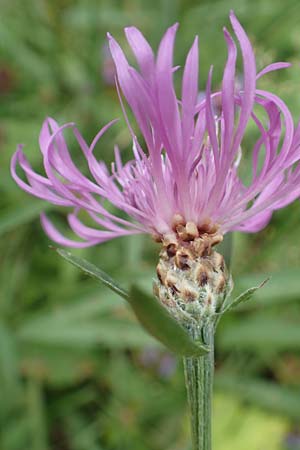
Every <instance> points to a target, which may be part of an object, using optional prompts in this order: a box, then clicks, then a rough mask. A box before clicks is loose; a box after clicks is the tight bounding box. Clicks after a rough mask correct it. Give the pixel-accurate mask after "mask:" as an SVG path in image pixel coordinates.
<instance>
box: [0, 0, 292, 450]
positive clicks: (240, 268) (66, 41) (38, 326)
mask: <svg viewBox="0 0 300 450" xmlns="http://www.w3.org/2000/svg"><path fill="white" fill-rule="evenodd" d="M231 8H233V9H234V10H235V12H236V14H237V15H238V18H239V19H240V20H241V22H242V24H243V25H244V26H245V28H246V30H247V32H248V34H249V36H250V37H251V40H252V42H253V44H254V47H255V51H256V55H257V65H258V68H259V69H260V68H262V67H263V66H264V65H266V64H268V63H271V62H273V61H276V60H288V61H291V62H294V63H295V64H294V67H293V68H291V69H289V70H287V71H281V72H280V73H274V74H270V75H268V76H267V77H265V78H264V80H262V81H261V86H264V87H267V88H268V89H270V90H273V91H275V92H276V93H278V94H279V95H281V96H282V97H283V99H284V100H285V101H286V102H287V104H288V105H289V107H290V108H291V110H292V112H293V114H294V117H295V120H297V119H298V117H297V115H299V114H300V90H299V86H300V67H299V60H300V29H299V23H300V3H299V1H298V0H287V1H285V2H282V1H281V0H252V1H247V0H231V1H230V2H229V1H223V0H219V1H209V0H206V1H204V0H198V1H196V0H152V1H151V2H150V1H149V0H124V1H121V0H120V1H117V0H115V1H114V0H90V1H88V0H79V1H75V0H60V1H59V0H26V1H25V0H10V1H6V0H0V11H1V12H0V159H1V161H0V173H1V177H0V180H1V182H0V192H1V197H0V202H1V212H0V214H1V218H0V235H1V242H0V247H1V248H0V255H1V256H0V265H1V266H0V386H1V388H0V450H171V449H172V450H188V449H189V422H188V416H187V410H186V399H185V388H184V383H183V374H182V364H181V361H179V360H176V358H175V357H174V356H173V355H171V354H169V353H167V352H166V351H164V349H163V348H161V347H160V346H159V345H158V344H157V343H156V342H154V340H152V338H150V337H149V336H148V335H146V333H144V332H143V330H142V329H141V328H140V326H139V325H138V324H137V323H136V321H135V319H134V317H133V315H132V313H131V312H130V311H129V310H128V309H127V307H126V305H124V303H123V302H122V301H121V300H120V299H119V298H118V297H117V296H116V295H115V294H113V293H111V292H110V291H108V290H107V289H106V288H104V287H102V286H100V285H97V283H96V282H94V281H92V280H90V279H86V278H85V277H83V276H82V275H81V274H80V273H79V272H78V271H77V270H76V269H75V268H73V267H71V266H69V265H68V264H67V263H66V262H65V261H64V260H62V259H60V257H59V256H58V255H56V254H55V252H53V251H52V250H51V249H49V244H50V242H49V240H48V239H47V237H46V236H45V235H44V233H43V231H42V229H41V227H40V223H39V218H38V216H39V213H40V211H41V210H42V209H44V208H47V210H48V211H49V213H50V215H51V217H54V218H55V220H56V221H57V222H58V223H59V225H60V226H61V227H62V229H64V228H65V229H66V225H65V221H64V216H65V213H66V211H64V210H62V209H61V210H58V209H57V208H54V207H49V205H46V204H45V203H43V202H41V201H39V200H37V199H34V198H30V197H29V196H28V195H27V194H25V193H23V192H22V191H21V190H20V189H19V188H17V187H16V186H15V184H14V183H13V181H12V180H11V178H10V175H9V160H10V157H11V155H12V153H13V152H14V150H15V148H16V145H17V143H20V142H21V143H24V144H26V147H25V152H26V154H27V156H28V158H29V159H30V161H31V162H32V164H33V166H34V167H35V169H37V170H42V166H41V156H40V153H39V149H38V133H39V129H40V126H41V123H42V120H43V119H44V118H45V116H46V115H51V116H53V117H55V118H56V119H57V120H58V121H59V122H60V123H63V122H65V121H75V122H76V123H77V124H78V127H79V129H80V130H81V131H82V133H83V135H84V136H85V137H86V139H87V140H88V141H91V139H92V137H93V136H94V134H95V133H96V132H97V130H98V129H99V128H100V126H102V125H104V124H105V123H106V122H108V121H109V120H111V119H112V118H115V117H121V109H120V106H119V103H118V99H117V96H116V92H115V88H114V86H113V76H114V70H113V64H112V61H111V59H110V57H109V53H108V49H107V46H106V40H105V36H106V32H107V31H110V32H111V33H112V34H114V36H115V37H117V38H118V39H119V40H120V41H122V43H123V44H124V45H125V47H126V44H125V41H124V36H123V32H122V29H123V27H124V26H127V25H131V24H132V25H133V24H134V25H136V26H138V27H139V28H141V30H142V31H143V32H144V33H145V35H146V36H147V37H148V38H149V40H150V42H151V43H152V44H153V45H154V46H156V45H157V43H158V41H159V39H160V36H161V34H162V33H163V31H164V30H165V28H166V27H167V26H168V25H170V24H172V23H173V22H174V21H177V20H178V21H180V30H179V33H178V37H177V45H176V58H175V60H176V64H177V63H178V64H182V63H183V60H184V55H185V54H186V52H187V50H188V47H189V45H190V43H191V41H192V39H193V36H194V35H195V34H199V37H200V48H201V50H200V55H201V67H200V73H201V79H200V87H201V89H203V88H204V86H205V80H206V74H207V71H208V68H209V65H210V64H211V63H213V64H214V66H215V78H214V79H215V87H217V85H218V83H219V82H220V80H221V69H222V66H223V64H224V61H225V57H226V53H225V45H224V41H223V36H222V27H223V26H224V25H226V26H227V27H228V26H229V23H228V22H229V21H228V13H229V10H230V9H231ZM248 141H249V144H251V130H250V135H249V138H248ZM114 142H117V143H118V144H119V146H120V148H121V149H122V152H123V154H124V158H126V157H130V137H129V133H128V131H127V129H126V126H125V123H124V120H121V121H120V122H119V123H118V124H117V125H115V126H114V127H113V129H112V130H111V131H110V132H109V133H108V134H107V135H106V136H105V137H104V138H103V139H102V142H100V143H99V144H98V149H97V152H98V153H97V154H98V156H99V158H100V157H101V158H103V159H104V160H106V161H107V162H109V161H110V160H111V159H112V156H113V143H114ZM72 150H73V151H74V159H75V160H76V159H77V158H79V151H78V149H76V147H75V146H73V147H72ZM245 150H246V149H245ZM78 164H79V165H80V164H81V160H80V159H78ZM299 232H300V205H299V202H296V203H295V204H293V205H291V206H289V207H287V208H285V209H284V210H282V211H278V212H276V213H275V214H274V216H273V219H272V222H271V223H270V225H269V226H268V227H267V228H266V229H265V230H264V231H262V232H260V233H258V234H256V235H242V234H238V233H237V234H235V235H234V241H233V242H234V244H233V261H232V272H233V276H234V279H235V291H236V293H238V292H240V291H241V290H242V289H245V288H248V287H250V286H253V285H254V284H256V283H257V282H260V281H262V280H263V279H264V278H265V276H266V275H269V274H272V279H271V281H270V282H269V283H268V284H267V286H265V287H264V288H263V289H262V290H261V291H260V292H258V293H257V294H256V296H255V300H254V301H253V302H251V303H249V304H247V306H246V307H243V308H242V307H241V308H239V309H238V310H236V312H234V313H232V314H230V315H228V316H227V317H226V318H224V319H223V321H222V322H221V324H220V326H219V329H218V333H217V344H216V346H217V348H216V381H215V388H216V389H215V411H214V415H215V420H214V449H215V450H227V449H228V450H283V449H285V450H296V449H300V429H299V421H300V420H299V418H300V356H299V355H300V326H299V324H300V304H299V299H300V271H299V269H300V251H299ZM158 252H159V248H158V246H157V244H155V243H153V242H152V241H151V239H150V238H149V237H147V236H146V237H143V236H136V237H130V238H124V239H123V238H122V239H118V240H114V241H111V242H107V243H105V244H103V245H101V246H98V247H96V248H92V249H85V250H75V251H74V253H76V254H77V255H79V256H81V257H84V258H86V259H89V260H91V261H93V262H94V263H96V264H98V265H99V266H100V267H101V268H103V269H104V270H106V271H107V272H109V273H110V274H112V275H113V276H114V277H116V278H117V279H119V280H120V281H122V282H123V284H124V285H129V284H130V283H131V282H132V281H135V280H137V279H139V280H140V282H141V283H142V285H143V286H144V288H145V289H147V290H148V291H151V284H152V277H153V276H154V273H155V264H156V261H157V256H158Z"/></svg>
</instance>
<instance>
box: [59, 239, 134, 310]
mask: <svg viewBox="0 0 300 450" xmlns="http://www.w3.org/2000/svg"><path fill="white" fill-rule="evenodd" d="M55 251H56V252H57V253H58V254H59V255H60V256H62V257H63V258H64V259H65V260H67V261H68V262H70V263H71V264H73V266H75V267H78V269H81V270H82V271H83V272H84V273H85V274H86V275H89V276H90V277H92V278H95V279H96V280H97V281H101V282H102V283H103V284H105V286H107V287H108V288H109V289H111V290H112V291H114V292H115V293H116V294H118V295H120V296H121V297H123V298H124V299H125V300H127V301H129V296H128V293H127V292H126V291H125V290H124V289H123V288H122V287H121V286H119V285H118V283H117V282H116V281H115V280H114V279H113V278H111V277H110V276H109V275H108V274H107V273H105V272H104V271H103V270H101V269H99V268H98V267H96V266H95V265H94V264H92V263H90V262H89V261H87V260H86V259H82V258H79V257H78V256H74V255H72V254H71V253H70V252H68V251H66V250H63V249H62V248H55Z"/></svg>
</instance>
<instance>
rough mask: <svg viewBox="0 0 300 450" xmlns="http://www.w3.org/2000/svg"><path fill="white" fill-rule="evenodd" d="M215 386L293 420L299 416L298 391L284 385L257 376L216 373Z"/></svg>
mask: <svg viewBox="0 0 300 450" xmlns="http://www.w3.org/2000/svg"><path fill="white" fill-rule="evenodd" d="M215 385H216V388H219V389H222V391H224V390H226V391H229V392H232V393H233V394H234V395H237V396H239V397H240V398H242V399H243V400H245V401H247V402H250V403H252V404H254V405H257V406H259V407H261V408H264V409H266V410H267V411H270V412H271V413H274V412H275V413H278V414H284V415H286V416H287V417H290V418H291V419H294V420H296V421H297V420H299V417H300V392H299V389H293V388H289V387H286V386H280V385H279V384H277V383H274V382H273V383H272V382H270V380H267V381H264V380H260V379H258V378H254V377H253V378H252V377H251V378H250V377H245V376H244V375H243V377H242V376H237V375H236V374H234V373H222V372H220V373H217V374H216V377H215Z"/></svg>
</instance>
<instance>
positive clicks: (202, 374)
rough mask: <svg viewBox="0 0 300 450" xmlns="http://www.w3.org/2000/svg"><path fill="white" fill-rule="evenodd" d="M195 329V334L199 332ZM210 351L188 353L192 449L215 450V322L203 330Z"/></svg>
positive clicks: (186, 365) (187, 378)
mask: <svg viewBox="0 0 300 450" xmlns="http://www.w3.org/2000/svg"><path fill="white" fill-rule="evenodd" d="M195 334H196V333H195V331H194V330H193V337H194V338H195V337H197V336H195ZM202 334H203V339H204V341H205V343H206V345H208V346H209V348H210V351H209V353H208V354H207V355H205V356H201V357H197V358H194V357H185V358H184V373H185V383H186V387H187V394H188V403H189V408H190V416H191V428H192V443H193V447H192V450H211V448H212V447H211V414H212V393H213V376H214V324H213V323H212V322H209V323H207V324H206V326H205V327H204V328H203V330H202Z"/></svg>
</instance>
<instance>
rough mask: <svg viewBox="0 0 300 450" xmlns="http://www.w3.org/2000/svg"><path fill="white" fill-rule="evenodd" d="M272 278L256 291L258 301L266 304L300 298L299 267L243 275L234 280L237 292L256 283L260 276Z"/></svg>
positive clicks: (288, 301) (289, 301)
mask: <svg viewBox="0 0 300 450" xmlns="http://www.w3.org/2000/svg"><path fill="white" fill-rule="evenodd" d="M268 277H269V278H272V283H268V284H267V286H266V287H265V288H264V289H261V290H259V291H258V292H257V293H256V299H257V301H258V302H259V303H261V304H263V306H264V308H265V307H266V306H273V305H280V304H282V303H283V302H284V304H286V303H291V302H294V301H298V300H299V298H300V277H299V269H298V268H296V269H289V270H286V269H285V270H282V271H280V272H272V273H266V274H251V275H243V276H241V277H239V278H238V279H237V280H235V288H236V290H237V292H242V291H243V290H244V289H245V288H246V287H247V286H253V285H255V284H258V283H259V281H260V280H261V279H262V278H268Z"/></svg>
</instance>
